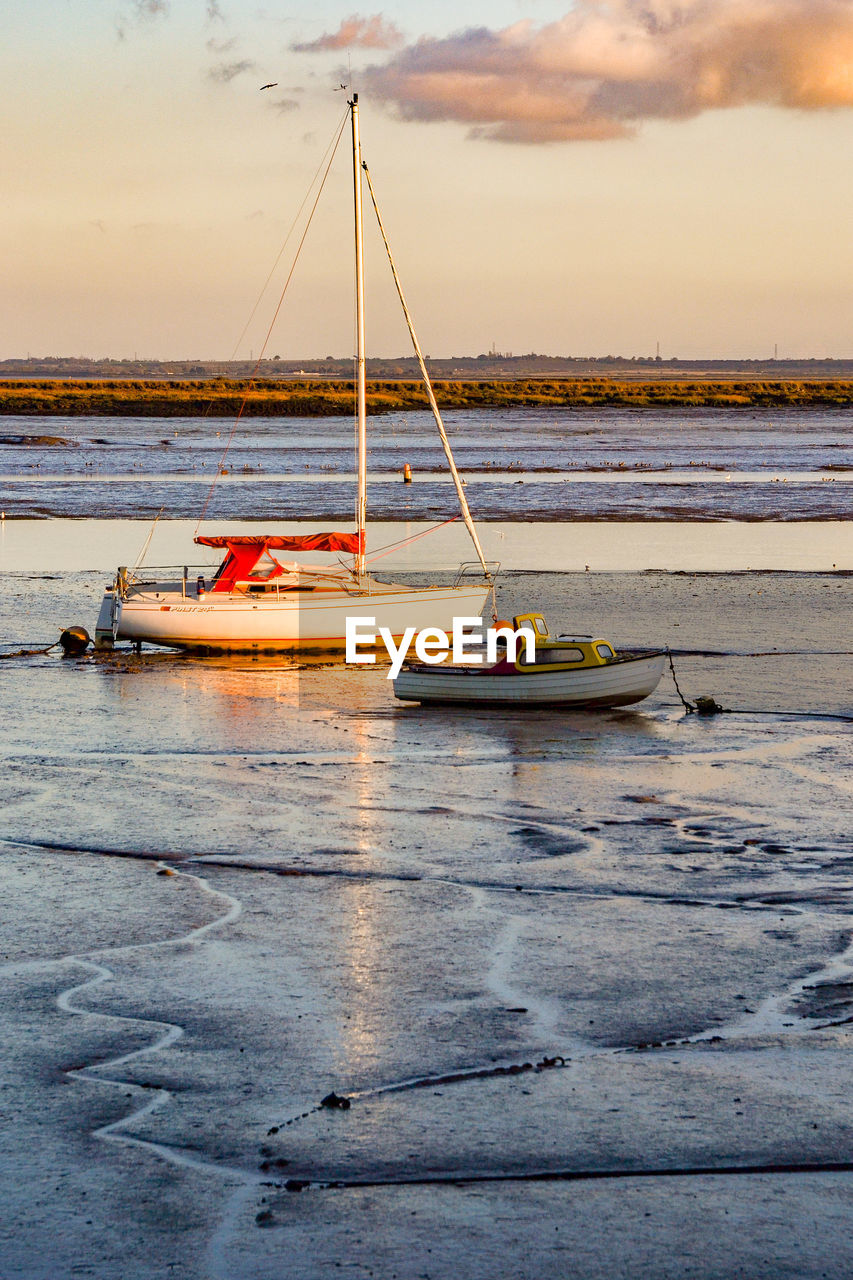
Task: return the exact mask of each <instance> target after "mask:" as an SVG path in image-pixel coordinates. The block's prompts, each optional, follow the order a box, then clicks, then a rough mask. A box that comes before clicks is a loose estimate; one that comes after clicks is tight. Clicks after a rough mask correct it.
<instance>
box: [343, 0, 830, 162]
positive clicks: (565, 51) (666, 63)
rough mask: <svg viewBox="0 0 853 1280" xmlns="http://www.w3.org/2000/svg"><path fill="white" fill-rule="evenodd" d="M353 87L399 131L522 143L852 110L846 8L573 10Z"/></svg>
mask: <svg viewBox="0 0 853 1280" xmlns="http://www.w3.org/2000/svg"><path fill="white" fill-rule="evenodd" d="M361 84H362V86H363V88H364V91H365V93H371V94H373V95H374V96H376V97H378V98H381V99H383V100H384V101H386V102H388V103H390V104H392V105H393V106H394V107H395V108H396V109H397V111H398V112H399V114H400V115H401V116H402V117H403V118H404V119H407V120H455V121H460V122H463V123H467V124H469V125H470V126H471V133H472V135H473V136H478V137H486V138H490V139H496V140H499V141H507V142H528V143H535V142H555V141H571V140H575V139H607V138H624V137H629V136H632V135H633V134H635V133H636V132H637V130H638V128H639V126H640V125H641V124H642V123H643V122H644V121H648V120H684V119H688V118H690V117H692V116H696V115H699V114H700V113H701V112H704V111H713V110H721V109H724V108H728V107H742V106H747V105H751V104H761V105H767V106H774V107H784V108H793V109H799V110H805V111H811V110H820V109H825V108H837V107H850V106H853V0H577V2H576V4H575V5H574V7H573V8H572V9H571V11H570V12H569V13H567V14H566V15H565V17H563V18H560V19H559V20H558V21H556V22H552V23H548V24H547V25H545V26H536V25H534V24H533V23H532V22H530V21H527V20H526V21H523V22H518V23H515V24H514V25H512V26H510V27H505V28H503V29H502V30H499V31H491V30H488V29H486V28H483V27H480V28H476V29H470V30H466V31H462V32H459V33H458V34H455V35H452V36H449V37H447V38H446V39H421V40H418V41H417V42H416V43H414V44H411V45H409V46H408V47H407V48H405V49H402V50H401V51H400V52H399V53H397V54H395V55H394V56H393V57H392V58H391V59H390V60H389V62H387V63H386V64H385V65H384V66H373V67H370V68H369V69H368V71H367V72H366V73H364V74H362V76H361Z"/></svg>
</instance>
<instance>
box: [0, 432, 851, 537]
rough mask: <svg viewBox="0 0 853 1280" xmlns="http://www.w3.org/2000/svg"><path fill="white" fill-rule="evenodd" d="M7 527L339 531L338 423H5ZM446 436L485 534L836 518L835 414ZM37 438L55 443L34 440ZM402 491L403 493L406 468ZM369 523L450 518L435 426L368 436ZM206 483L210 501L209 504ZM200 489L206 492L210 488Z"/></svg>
mask: <svg viewBox="0 0 853 1280" xmlns="http://www.w3.org/2000/svg"><path fill="white" fill-rule="evenodd" d="M6 426H7V427H8V428H9V430H8V431H6V432H5V433H4V434H3V436H0V490H2V507H3V509H4V510H5V511H6V512H7V513H8V515H9V516H10V517H12V516H17V517H34V518H48V517H53V518H56V517H74V518H82V517H92V516H99V517H100V518H134V517H148V518H151V517H152V516H154V515H156V514H157V512H158V511H160V509H161V508H163V509H164V510H165V511H166V512H167V513H168V516H169V518H171V519H176V518H178V517H186V518H196V517H197V516H198V514H199V512H200V511H201V509H202V507H203V506H205V505H206V509H207V514H208V516H209V517H210V518H213V519H222V518H229V519H245V518H250V519H300V518H305V517H306V516H311V517H313V518H315V519H319V520H342V519H351V517H352V510H353V493H354V476H353V474H352V473H353V471H354V466H355V462H354V455H353V435H352V423H351V421H350V419H348V418H330V419H326V420H324V421H323V422H318V421H317V420H316V419H310V418H285V419H281V418H278V419H276V418H252V419H244V420H243V421H242V422H241V425H240V431H239V433H238V434H237V436H236V438H235V439H234V441H233V444H231V445H230V447H229V448H228V449H226V444H227V443H228V441H229V437H230V434H231V432H230V427H229V425H228V424H223V422H222V420H221V419H215V418H204V417H199V418H187V419H183V420H180V421H176V420H175V419H171V418H166V419H151V418H89V419H86V418H42V419H39V418H10V419H7V421H6ZM447 428H448V431H449V434H450V438H451V442H452V446H453V450H454V455H455V458H456V461H457V464H458V466H459V468H460V471H461V472H462V474H463V475H464V476H466V477H467V482H468V484H469V486H470V492H469V495H468V497H469V501H470V504H471V508H472V510H473V512H474V514H475V516H476V517H477V518H478V519H481V520H512V519H523V520H547V521H561V520H646V521H665V520H705V521H707V520H750V521H762V520H785V521H804V520H832V519H844V518H845V517H846V515H847V514H848V512H849V510H850V497H849V482H850V480H851V472H853V459H851V453H850V445H849V415H845V413H844V411H843V410H835V409H810V410H809V411H808V412H804V411H803V410H800V409H794V408H786V409H775V410H772V411H771V410H760V411H755V410H743V409H741V410H727V409H697V408H692V409H690V410H676V409H671V410H666V409H664V410H659V409H646V410H642V411H636V410H634V411H632V410H627V409H581V410H577V409H575V410H570V409H554V410H538V411H530V410H524V409H508V410H503V411H492V410H454V411H450V412H448V414H447ZM48 431H49V432H51V433H52V434H51V435H47V434H45V433H46V432H48ZM406 463H408V464H409V465H410V466H411V467H412V469H413V472H414V483H413V484H411V485H407V486H406V487H405V488H403V487H402V485H401V483H400V476H401V473H402V470H403V466H404V464H406ZM368 465H369V470H370V485H369V489H370V496H369V512H370V517H371V519H372V520H389V519H390V520H394V519H403V518H406V519H410V520H433V519H447V518H448V517H450V516H453V515H455V514H456V512H457V505H456V499H455V495H454V493H453V490H452V487H451V485H450V483H449V477H448V475H447V471H446V466H445V463H444V458H443V454H442V450H441V447H440V444H439V442H438V439H437V436H436V432H435V427H434V424H433V421H432V417H431V415H430V414H428V413H406V414H399V413H396V414H388V415H387V416H382V417H380V418H378V419H373V420H372V421H371V425H370V451H369V458H368ZM214 481H216V483H215V487H214V488H213V489H212V490H211V485H213V483H214ZM209 490H211V492H210V494H208V491H209Z"/></svg>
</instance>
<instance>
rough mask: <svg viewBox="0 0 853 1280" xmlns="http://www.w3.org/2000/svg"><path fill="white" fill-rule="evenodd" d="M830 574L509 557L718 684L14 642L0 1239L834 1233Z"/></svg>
mask: <svg viewBox="0 0 853 1280" xmlns="http://www.w3.org/2000/svg"><path fill="white" fill-rule="evenodd" d="M96 586H97V580H96V579H95V578H93V576H92V575H86V574H79V575H70V576H69V578H67V579H66V580H64V581H63V582H61V583H60V582H56V581H53V580H46V581H42V582H40V583H31V582H26V581H24V580H23V579H22V578H19V579H15V578H13V577H11V576H9V575H7V576H6V577H5V578H4V587H6V588H9V590H8V591H7V592H6V594H5V595H4V602H3V610H4V614H5V615H6V617H5V627H6V635H7V636H8V637H9V640H10V642H12V641H15V640H18V639H23V638H25V637H26V636H32V635H35V634H37V633H41V634H44V630H45V627H46V624H47V622H48V620H50V621H53V619H54V617H55V615H56V614H57V613H58V612H59V611H60V610H61V609H63V610H67V609H70V610H71V611H72V612H74V614H75V619H76V618H77V617H84V616H86V615H85V614H84V613H83V612H82V610H83V607H84V605H85V604H86V602H87V601H91V600H92V598H93V596H92V593H93V589H94V588H95V587H96ZM534 588H535V590H534ZM849 592H850V586H849V580H848V579H845V578H839V577H837V576H835V575H826V576H815V577H809V576H806V575H803V576H793V575H792V576H787V575H749V576H748V577H744V578H740V579H731V578H726V577H725V576H723V575H699V576H690V575H676V576H667V575H658V576H650V575H575V576H572V575H544V574H543V575H530V574H525V575H522V574H518V575H508V576H507V578H506V581H505V584H504V586H503V588H502V593H503V594H502V596H501V598H500V600H499V605H500V608H501V611H502V612H506V613H511V612H512V611H513V610H514V609H521V608H523V607H525V606H536V605H541V606H542V607H543V608H544V609H545V610H546V612H547V614H548V615H549V616H550V617H551V618H553V619H554V620H556V621H558V622H559V623H561V624H564V625H566V626H568V627H575V626H577V625H578V624H579V620H580V618H581V616H583V617H584V618H585V619H587V620H588V625H589V626H590V628H592V629H594V630H596V631H598V632H602V633H604V634H607V635H610V636H612V638H613V640H614V642H615V643H616V644H617V647H618V645H619V643H620V642H621V643H631V644H644V643H646V644H648V643H654V642H656V641H664V642H666V641H669V643H670V644H671V645H672V646H673V649H675V650H678V652H677V654H676V658H675V662H676V670H677V672H678V675H679V682H680V683H681V685H682V688H683V689H684V690H685V691H686V692H687V693H688V694H689V695H690V696H696V695H697V694H699V693H709V694H713V695H714V696H716V697H717V698H718V699H719V700H720V701H722V702H723V704H724V705H727V706H731V707H734V708H736V709H738V711H739V712H743V713H744V714H732V715H728V716H719V717H713V718H710V719H703V718H700V717H698V716H695V715H691V716H688V715H686V714H685V713H684V711H683V708H682V707H681V704H680V703H679V701H678V698H677V696H676V693H675V690H674V688H673V686H672V683H671V681H670V679H669V677H667V678H666V680H665V681H664V682H663V683H662V684H661V686H660V688H659V690H658V691H657V693H656V694H655V695H654V696H653V697H652V698H650V699H649V700H648V701H647V702H646V703H644V704H642V706H641V707H639V708H637V709H636V710H633V711H632V710H626V711H618V712H617V711H611V712H604V713H597V714H589V713H574V714H564V713H549V714H540V713H537V714H536V715H529V716H528V715H524V714H522V715H514V716H511V715H506V714H503V713H484V712H480V713H478V714H475V715H466V714H464V713H454V714H453V715H447V714H445V713H436V712H434V711H433V712H427V711H420V710H418V709H417V708H413V707H408V708H407V707H403V706H396V705H395V704H394V702H393V698H392V696H391V692H390V687H389V686H388V683H387V681H386V680H385V678H384V677H385V672H384V670H383V669H382V668H376V669H372V670H371V669H368V668H365V669H362V670H358V671H354V670H344V669H342V668H340V667H329V666H312V667H303V668H299V667H297V666H295V665H292V664H287V663H281V662H278V663H277V662H269V661H268V662H264V661H260V662H249V661H239V660H238V661H234V660H232V661H225V660H219V661H214V660H209V661H192V660H187V659H182V658H174V657H169V656H163V655H160V656H156V655H153V654H152V655H151V656H148V655H146V654H145V653H143V654H142V656H141V657H136V656H134V655H132V654H129V653H119V654H116V655H114V656H113V657H111V658H108V659H95V658H92V657H88V658H84V659H79V660H65V661H63V660H61V659H59V658H57V657H55V656H54V655H53V654H47V655H42V656H38V657H35V658H31V659H27V660H23V661H18V660H6V661H3V662H0V687H2V697H3V706H4V709H5V712H6V714H5V723H4V735H3V747H4V767H3V771H2V775H0V802H2V804H3V815H4V821H3V829H2V837H1V838H0V877H2V890H3V892H2V894H0V963H2V966H3V979H4V981H3V984H2V988H0V1003H2V1015H3V1021H4V1027H5V1043H6V1050H7V1052H6V1054H5V1058H4V1068H3V1070H4V1078H3V1085H4V1090H3V1099H4V1107H3V1110H4V1125H3V1127H2V1131H0V1163H2V1173H3V1183H4V1206H5V1212H4V1221H3V1223H2V1227H0V1232H1V1233H2V1234H0V1257H2V1261H3V1265H2V1268H0V1269H2V1273H3V1275H4V1276H10V1277H11V1276H19V1277H26V1278H27V1280H42V1278H43V1280H54V1278H55V1277H57V1276H60V1275H62V1276H64V1275H83V1276H94V1277H99V1278H101V1277H102V1278H103V1280H112V1278H113V1277H115V1276H116V1275H119V1274H120V1275H122V1276H126V1277H131V1276H133V1277H136V1276H139V1277H145V1278H146V1280H148V1278H149V1277H156V1278H157V1280H159V1278H160V1277H166V1276H174V1275H181V1276H182V1277H184V1276H186V1277H200V1278H202V1277H203V1278H204V1280H221V1278H224V1277H229V1278H233V1280H244V1278H246V1280H249V1278H251V1280H267V1278H269V1280H281V1278H283V1277H287V1278H288V1280H289V1278H291V1277H292V1278H293V1280H311V1278H313V1277H317V1278H318V1280H326V1277H328V1276H331V1275H337V1274H350V1275H356V1276H359V1277H361V1276H365V1277H366V1276H369V1275H371V1274H372V1275H374V1276H381V1277H389V1278H390V1277H393V1276H398V1277H400V1280H403V1277H406V1278H407V1280H408V1277H420V1276H424V1277H430V1278H432V1280H450V1278H451V1277H454V1278H455V1277H466V1278H470V1280H480V1278H482V1280H486V1278H487V1277H488V1278H491V1277H495V1276H501V1277H517V1278H519V1280H527V1278H528V1277H530V1278H531V1280H532V1278H533V1277H536V1278H537V1280H540V1278H543V1277H544V1278H547V1277H553V1278H554V1280H556V1278H557V1277H565V1276H567V1275H574V1276H582V1277H608V1278H609V1277H613V1276H620V1275H625V1276H634V1275H639V1274H648V1275H651V1276H655V1277H670V1276H672V1277H675V1276H696V1277H703V1278H704V1277H721V1278H722V1277H729V1276H732V1275H738V1274H744V1275H748V1276H755V1277H765V1276H766V1277H771V1276H772V1277H776V1276H786V1277H787V1276H790V1277H819V1276H823V1275H828V1276H840V1275H845V1274H850V1273H852V1272H853V1245H851V1241H850V1233H849V1229H848V1228H849V1221H850V1213H851V1209H853V1118H851V1110H850V1101H849V1062H850V1049H851V1033H853V1021H851V1019H853V922H851V913H850V908H851V898H853V877H851V868H853V844H852V843H851V838H850V829H851V823H850V815H851V801H853V783H851V778H853V769H851V736H850V727H851V726H850V722H849V721H848V720H844V719H831V718H829V717H831V716H845V715H846V716H848V717H849V716H851V715H853V693H851V689H853V681H851V678H850V675H851V659H850V656H849V653H848V652H847V651H848V650H849V649H850V648H851V647H853V646H851V645H850V643H849V635H848V629H849V624H848V622H847V621H846V620H847V619H849V606H850V600H849ZM96 594H97V593H95V598H96ZM88 607H89V608H90V609H91V608H92V607H93V606H92V605H91V604H90V605H89V606H88ZM69 618H70V613H69V614H67V616H66V614H65V613H63V618H62V620H63V621H68V620H69ZM778 712H786V713H788V714H776V713H778ZM797 712H800V713H802V712H808V713H812V714H810V715H797V714H794V713H797ZM823 717H827V718H823ZM345 1103H349V1105H348V1106H346V1105H343V1104H345Z"/></svg>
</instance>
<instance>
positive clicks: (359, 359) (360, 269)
mask: <svg viewBox="0 0 853 1280" xmlns="http://www.w3.org/2000/svg"><path fill="white" fill-rule="evenodd" d="M349 105H350V115H351V117H352V165H353V196H354V202H355V313H356V405H357V414H358V427H357V438H358V466H357V471H358V496H357V499H356V512H355V520H356V527H357V529H358V536H359V551H358V553H357V555H356V558H355V571H356V574H357V575H358V577H359V578H360V577H361V576H362V575H363V573H364V545H365V526H366V522H367V381H366V369H365V356H364V231H363V224H362V207H361V141H360V139H359V133H358V94H357V93H354V94H353V95H352V102H351V103H350V104H349Z"/></svg>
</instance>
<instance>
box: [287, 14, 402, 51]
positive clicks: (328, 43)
mask: <svg viewBox="0 0 853 1280" xmlns="http://www.w3.org/2000/svg"><path fill="white" fill-rule="evenodd" d="M402 42H403V36H402V33H401V32H400V31H398V30H397V28H396V27H395V26H394V24H393V22H388V21H387V20H386V19H385V18H383V17H382V14H381V13H375V14H374V15H373V17H371V18H360V17H359V16H358V14H355V13H354V14H353V15H352V17H350V18H344V20H343V22H342V23H341V25H340V26H339V27H338V29H337V31H332V32H328V33H326V34H325V35H322V36H318V37H317V39H316V40H310V41H308V42H307V43H305V44H294V45H291V48H292V49H294V50H295V51H296V52H297V53H320V52H322V51H323V50H325V49H353V48H355V47H356V46H358V47H360V48H362V49H395V48H396V47H397V45H399V44H402Z"/></svg>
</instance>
